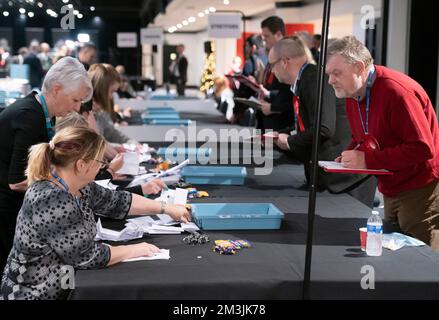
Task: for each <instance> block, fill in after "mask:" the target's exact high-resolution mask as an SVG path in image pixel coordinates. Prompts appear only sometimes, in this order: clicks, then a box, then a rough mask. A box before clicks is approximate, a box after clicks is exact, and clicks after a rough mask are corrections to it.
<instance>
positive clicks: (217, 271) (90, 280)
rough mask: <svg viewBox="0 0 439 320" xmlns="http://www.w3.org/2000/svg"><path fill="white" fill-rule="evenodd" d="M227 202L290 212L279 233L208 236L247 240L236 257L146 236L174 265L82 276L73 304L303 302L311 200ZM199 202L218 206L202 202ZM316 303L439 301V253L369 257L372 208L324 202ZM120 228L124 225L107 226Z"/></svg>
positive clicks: (423, 250)
mask: <svg viewBox="0 0 439 320" xmlns="http://www.w3.org/2000/svg"><path fill="white" fill-rule="evenodd" d="M228 200H229V201H228V202H271V203H273V204H275V205H276V206H277V207H278V208H279V209H281V210H282V211H283V212H284V213H285V219H284V221H283V222H282V226H281V229H280V230H255V231H249V230H247V231H245V230H240V231H222V232H214V231H206V232H205V233H206V234H207V235H209V237H210V239H211V240H212V241H213V240H215V239H247V240H249V241H251V242H252V244H253V247H252V248H250V249H242V250H241V251H240V252H239V253H238V254H236V255H233V256H223V255H219V254H218V253H215V252H212V250H211V244H206V245H197V246H191V245H186V244H184V243H183V242H182V238H183V237H184V235H154V236H146V237H145V238H144V240H145V241H148V242H150V243H153V244H155V245H157V246H159V247H161V248H166V249H170V250H171V251H170V255H171V259H170V260H156V261H138V262H131V263H121V264H118V265H115V266H112V267H110V268H107V269H103V270H89V271H78V272H77V274H76V279H75V284H76V289H75V290H74V291H73V292H72V295H71V298H72V299H101V298H103V299H177V300H180V299H181V300H183V299H299V298H300V297H301V286H302V282H303V269H304V257H305V241H306V229H307V214H306V212H307V201H308V200H307V198H305V197H266V198H261V197H259V198H256V197H234V198H230V199H228ZM194 201H195V202H215V199H211V198H207V199H197V200H194ZM316 214H317V215H316V220H315V239H314V244H315V246H314V249H313V267H312V286H311V297H312V298H314V299H317V298H319V299H334V298H337V299H377V298H395V299H397V298H401V299H411V298H414V299H417V298H439V255H438V254H437V253H435V252H433V251H432V250H431V249H430V248H429V247H420V248H403V249H400V250H398V251H396V252H392V251H389V250H387V249H384V250H383V255H382V256H381V257H368V256H366V255H365V254H364V253H363V252H361V251H360V249H359V235H358V228H359V227H360V226H364V225H365V222H366V219H367V217H368V215H369V209H368V208H367V207H365V206H364V205H362V204H361V203H359V202H357V201H354V200H353V199H352V198H351V197H349V196H347V195H340V196H322V197H318V200H317V209H316ZM104 225H106V226H107V227H112V228H115V229H120V228H122V227H123V223H120V222H114V221H112V222H106V223H104ZM366 265H370V266H373V267H374V269H375V278H376V279H375V280H376V283H375V289H374V290H363V289H362V288H361V285H360V283H361V279H362V277H363V276H364V274H363V273H361V272H362V268H363V267H364V266H366Z"/></svg>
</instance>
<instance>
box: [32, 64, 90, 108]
mask: <svg viewBox="0 0 439 320" xmlns="http://www.w3.org/2000/svg"><path fill="white" fill-rule="evenodd" d="M56 84H58V85H60V86H62V88H63V91H64V93H66V94H68V93H71V92H74V91H76V90H79V88H80V87H81V86H85V87H87V88H88V89H89V92H88V95H87V97H86V99H85V101H88V100H90V99H91V98H92V96H93V86H92V84H91V80H90V78H89V77H88V73H87V71H85V68H84V66H83V65H82V63H81V62H79V61H78V60H77V59H76V58H72V57H64V58H62V59H60V60H58V62H56V63H55V64H54V65H53V66H52V67H51V68H50V69H49V71H47V74H46V77H45V78H44V82H43V87H42V90H41V91H42V92H43V93H47V92H49V91H50V90H51V89H52V87H53V86H54V85H56Z"/></svg>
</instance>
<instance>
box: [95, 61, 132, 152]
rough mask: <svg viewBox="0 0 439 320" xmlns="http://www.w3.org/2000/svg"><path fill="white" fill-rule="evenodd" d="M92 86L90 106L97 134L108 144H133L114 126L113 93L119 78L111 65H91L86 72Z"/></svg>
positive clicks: (117, 85)
mask: <svg viewBox="0 0 439 320" xmlns="http://www.w3.org/2000/svg"><path fill="white" fill-rule="evenodd" d="M88 74H89V77H90V80H91V82H92V84H93V100H92V101H90V102H88V103H89V104H92V106H93V107H92V108H93V112H94V116H95V118H96V124H97V128H98V130H99V133H100V134H101V135H102V136H104V138H105V139H106V140H107V141H108V142H110V143H118V144H123V143H134V144H138V142H137V141H134V140H131V139H130V138H128V137H127V136H125V135H124V134H123V133H122V132H120V131H119V130H117V129H116V128H115V126H114V122H115V120H116V113H115V111H114V106H113V93H114V92H116V91H117V89H118V88H119V85H120V76H119V74H118V73H117V71H116V69H114V67H113V66H112V65H109V64H105V63H96V64H93V65H92V66H91V67H90V69H89V71H88Z"/></svg>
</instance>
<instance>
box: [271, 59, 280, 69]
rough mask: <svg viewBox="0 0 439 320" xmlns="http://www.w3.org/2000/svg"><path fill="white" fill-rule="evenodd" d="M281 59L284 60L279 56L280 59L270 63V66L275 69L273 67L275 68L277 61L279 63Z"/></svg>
mask: <svg viewBox="0 0 439 320" xmlns="http://www.w3.org/2000/svg"><path fill="white" fill-rule="evenodd" d="M281 60H282V58H279V59H277V60H276V61H275V62H273V63H270V68H271V70H273V69H274V66H275V65H276V63H278V62H279V61H281Z"/></svg>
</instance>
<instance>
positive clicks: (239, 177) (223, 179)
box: [181, 166, 247, 185]
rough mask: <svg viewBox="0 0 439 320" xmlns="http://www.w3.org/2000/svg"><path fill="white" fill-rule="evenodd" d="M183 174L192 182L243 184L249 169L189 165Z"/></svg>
mask: <svg viewBox="0 0 439 320" xmlns="http://www.w3.org/2000/svg"><path fill="white" fill-rule="evenodd" d="M181 175H182V177H183V178H184V180H185V181H186V182H187V183H192V184H217V185H243V184H244V179H245V177H246V176H247V170H246V168H245V167H219V166H188V167H184V168H183V170H182V173H181Z"/></svg>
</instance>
